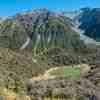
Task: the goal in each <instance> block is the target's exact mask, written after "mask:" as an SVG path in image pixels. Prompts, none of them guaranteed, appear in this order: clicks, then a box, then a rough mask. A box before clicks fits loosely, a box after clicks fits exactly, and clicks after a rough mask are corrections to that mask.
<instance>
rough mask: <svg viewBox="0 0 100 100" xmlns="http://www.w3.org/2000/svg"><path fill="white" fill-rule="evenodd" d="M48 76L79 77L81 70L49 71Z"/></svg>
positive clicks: (68, 68)
mask: <svg viewBox="0 0 100 100" xmlns="http://www.w3.org/2000/svg"><path fill="white" fill-rule="evenodd" d="M49 74H50V75H53V76H66V77H67V76H68V77H73V76H80V74H81V69H80V68H72V67H63V68H57V69H55V70H52V71H50V73H49Z"/></svg>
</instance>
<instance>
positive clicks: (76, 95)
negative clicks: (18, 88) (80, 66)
mask: <svg viewBox="0 0 100 100" xmlns="http://www.w3.org/2000/svg"><path fill="white" fill-rule="evenodd" d="M27 92H28V95H29V96H30V97H31V98H32V100H39V99H43V98H52V99H54V98H60V99H61V100H62V99H63V100H100V98H99V96H98V93H99V92H98V89H97V88H96V87H95V85H93V84H92V83H91V82H90V81H88V80H86V79H84V78H80V79H77V78H75V79H73V78H72V79H68V78H57V79H50V80H42V81H34V80H33V81H31V82H30V83H29V84H28V85H27Z"/></svg>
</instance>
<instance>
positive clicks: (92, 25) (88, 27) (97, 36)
mask: <svg viewBox="0 0 100 100" xmlns="http://www.w3.org/2000/svg"><path fill="white" fill-rule="evenodd" d="M63 14H64V16H67V17H69V18H70V19H72V21H73V24H74V30H76V31H78V32H79V33H80V35H81V37H82V38H83V39H84V40H88V42H93V40H92V39H94V40H96V41H100V28H99V26H100V20H99V19H100V8H88V7H87V8H82V9H80V10H79V11H73V12H65V13H63ZM91 38H92V39H91Z"/></svg>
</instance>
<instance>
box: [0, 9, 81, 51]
mask: <svg viewBox="0 0 100 100" xmlns="http://www.w3.org/2000/svg"><path fill="white" fill-rule="evenodd" d="M72 26H73V24H72V21H71V19H69V18H68V17H65V16H63V14H58V13H55V12H51V11H49V10H47V9H38V10H33V11H27V12H24V13H20V14H17V15H15V16H13V17H9V18H7V19H6V20H4V21H3V22H2V24H1V26H0V47H7V48H12V49H25V48H31V49H33V50H37V49H39V50H40V49H41V50H43V49H46V48H51V47H61V48H77V47H80V46H81V45H83V41H82V40H81V39H80V35H79V34H78V33H77V32H75V31H74V30H73V29H72Z"/></svg>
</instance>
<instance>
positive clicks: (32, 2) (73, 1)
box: [0, 0, 100, 16]
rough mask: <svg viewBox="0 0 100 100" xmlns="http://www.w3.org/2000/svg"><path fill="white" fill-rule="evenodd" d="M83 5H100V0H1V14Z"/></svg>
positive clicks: (57, 9)
mask: <svg viewBox="0 0 100 100" xmlns="http://www.w3.org/2000/svg"><path fill="white" fill-rule="evenodd" d="M83 7H95V8H96V7H100V0H0V16H12V15H15V14H16V13H20V12H23V11H27V10H33V9H39V8H47V9H49V10H52V11H58V12H59V11H71V10H78V9H79V8H83Z"/></svg>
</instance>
